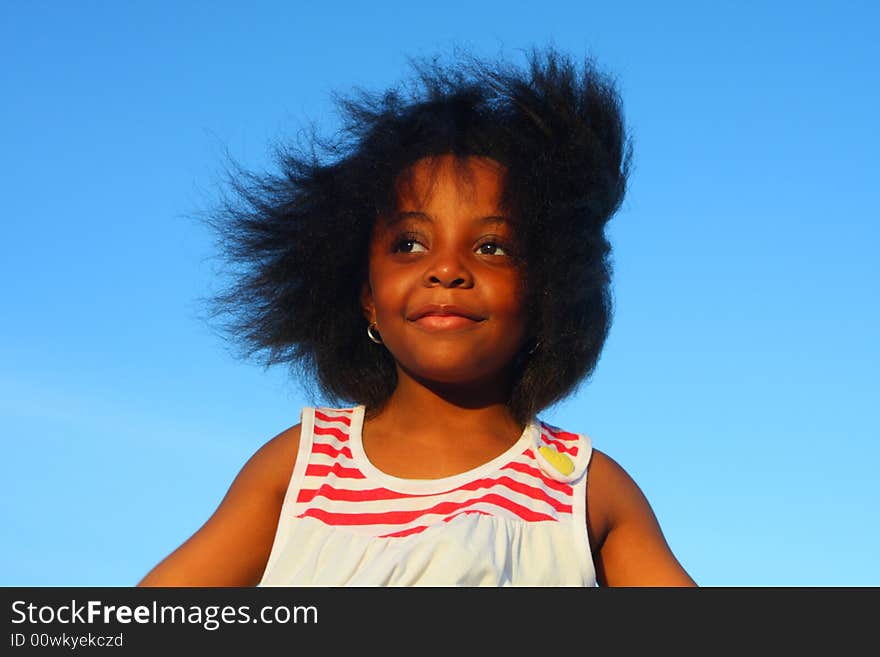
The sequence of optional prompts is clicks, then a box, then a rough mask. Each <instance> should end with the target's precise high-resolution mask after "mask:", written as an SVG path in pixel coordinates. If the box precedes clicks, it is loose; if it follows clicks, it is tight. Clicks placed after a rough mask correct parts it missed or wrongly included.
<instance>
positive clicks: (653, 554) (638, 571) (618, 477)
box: [587, 449, 696, 586]
mask: <svg viewBox="0 0 880 657" xmlns="http://www.w3.org/2000/svg"><path fill="white" fill-rule="evenodd" d="M587 510H588V517H589V523H590V525H591V527H592V530H591V532H590V536H591V540H592V541H598V549H594V551H593V561H594V563H595V565H596V578H597V581H598V583H599V584H600V585H601V586H696V583H695V582H694V580H693V579H691V577H690V575H688V574H687V572H686V571H685V569H684V568H682V566H681V564H680V563H678V560H677V559H676V558H675V555H674V554H673V553H672V550H671V549H670V548H669V545H668V544H667V543H666V539H665V538H664V537H663V532H662V531H661V530H660V524H659V523H658V522H657V518H656V516H655V515H654V512H653V511H652V510H651V506H650V504H648V500H647V499H646V498H645V496H644V494H643V493H642V491H641V490H640V489H639V487H638V486H637V485H636V482H635V481H633V480H632V478H631V477H630V476H629V475H628V474H627V473H626V471H625V470H624V469H623V468H622V467H620V465H618V464H617V463H616V462H615V461H614V459H612V458H611V457H609V456H607V455H606V454H603V453H602V452H600V451H598V450H595V449H594V450H593V456H592V458H591V459H590V466H589V473H588V477H587Z"/></svg>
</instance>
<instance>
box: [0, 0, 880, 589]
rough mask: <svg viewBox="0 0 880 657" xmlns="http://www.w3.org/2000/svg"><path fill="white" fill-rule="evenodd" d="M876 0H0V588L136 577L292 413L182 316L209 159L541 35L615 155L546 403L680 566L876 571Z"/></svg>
mask: <svg viewBox="0 0 880 657" xmlns="http://www.w3.org/2000/svg"><path fill="white" fill-rule="evenodd" d="M876 6H877V5H876V4H875V3H870V2H867V0H866V1H864V2H848V1H842V2H830V1H828V2H803V1H801V2H774V3H769V2H727V1H724V2H712V3H705V2H667V3H654V2H627V1H625V0H622V1H619V2H613V3H610V2H609V3H592V2H584V1H577V2H574V1H565V2H555V1H553V0H550V1H549V2H535V3H519V2H510V1H509V0H508V1H506V2H500V1H495V0H492V1H490V2H459V1H452V0H450V1H447V2H444V3H440V4H437V3H428V4H424V3H413V2H383V3H379V4H378V5H373V4H371V3H363V2H358V3H354V2H349V3H343V2H334V3H305V2H250V3H241V2H211V3H208V2H199V3H195V2H189V3H178V2H174V3H172V2H157V1H155V0H154V1H151V2H122V3H114V2H51V3H50V2H23V1H12V0H10V1H7V2H3V3H2V5H0V60H2V62H3V66H2V67H0V76H2V78H0V80H2V89H3V93H2V97H3V101H2V103H0V143H2V144H3V147H2V149H0V191H2V206H0V208H2V209H0V212H2V214H0V217H2V219H0V220H2V226H3V231H2V239H0V281H2V283H0V285H2V288H0V289H2V306H0V315H2V321H0V439H2V442H3V451H4V457H3V459H2V461H0V463H2V465H0V477H2V482H3V483H2V486H3V491H2V492H3V494H2V498H0V509H2V519H0V520H2V526H3V536H4V539H3V541H0V585H7V586H8V585H34V586H43V585H96V586H117V585H118V586H128V585H132V584H134V583H135V582H136V581H138V580H139V579H140V578H141V577H142V576H143V575H144V574H145V573H146V572H147V571H148V570H149V569H150V568H151V567H152V566H153V565H155V563H157V562H158V561H159V560H160V559H161V558H162V557H164V556H165V555H166V554H168V553H169V552H170V551H171V550H173V549H174V548H175V547H176V546H177V545H178V544H179V543H181V542H182V541H183V540H185V539H186V538H187V537H188V536H189V535H190V534H191V533H192V532H193V531H195V530H196V529H197V528H198V527H199V526H200V525H201V523H202V522H203V521H204V520H205V519H207V517H208V516H209V515H210V513H211V512H212V511H213V510H214V508H215V507H216V505H217V504H218V503H219V501H220V499H221V498H222V496H223V494H224V493H225V491H226V489H227V487H228V485H229V483H230V482H231V480H232V478H233V477H234V476H235V474H236V472H237V471H238V469H239V468H240V467H241V465H242V464H243V463H244V461H245V460H246V459H247V458H248V457H249V455H250V454H251V453H252V452H253V451H254V450H255V449H257V447H259V446H260V445H261V444H262V443H263V442H264V441H265V440H267V439H268V438H270V437H272V436H273V435H275V434H276V433H278V432H279V431H281V430H283V429H285V428H287V427H289V426H291V425H292V424H295V423H296V422H297V421H298V416H299V409H300V407H301V406H303V405H304V404H310V403H312V402H313V401H314V400H310V399H308V398H307V397H306V396H305V393H304V392H303V391H302V389H301V388H300V386H299V385H298V383H297V382H296V381H293V380H291V379H290V378H289V377H288V375H287V372H286V371H284V370H283V369H282V368H279V369H270V370H268V371H266V370H263V369H262V368H261V367H260V366H259V365H257V364H253V363H248V362H241V361H237V360H235V359H234V358H233V357H232V356H231V354H230V353H229V351H228V350H227V348H226V346H225V345H224V343H223V342H222V340H221V339H220V338H219V337H218V336H217V335H215V334H214V333H213V332H212V331H211V330H210V329H209V328H208V327H207V326H206V325H205V323H204V322H202V321H201V320H200V319H199V316H200V313H201V312H202V310H203V308H202V306H200V303H199V299H200V298H201V297H204V296H206V295H208V294H210V292H211V291H212V290H214V289H216V288H217V286H218V278H217V272H216V263H214V262H213V261H212V260H211V258H212V256H213V255H214V254H215V251H214V248H213V241H212V237H211V235H210V234H208V233H207V231H206V230H205V229H204V228H202V227H201V226H199V225H198V224H197V223H196V222H194V221H193V220H192V219H191V216H192V215H193V214H195V213H197V212H199V211H201V210H203V209H205V208H206V207H209V206H210V205H211V204H212V203H213V202H214V201H216V199H217V198H218V192H219V190H218V184H219V182H220V181H221V173H222V165H223V157H224V156H223V153H224V151H225V150H227V149H228V151H229V153H230V155H231V156H232V157H233V158H235V159H236V160H239V161H240V162H242V163H243V164H245V165H247V166H251V167H255V168H264V167H268V166H270V164H271V160H270V157H269V155H270V152H269V145H270V143H271V142H272V141H273V140H275V139H278V138H284V137H286V136H290V135H294V134H296V131H297V130H298V129H300V128H301V127H302V126H303V125H304V124H305V122H307V121H315V122H317V123H318V124H319V125H322V126H325V127H327V128H328V129H331V128H332V127H333V115H332V114H330V110H331V102H330V93H331V92H332V91H334V90H337V89H338V90H345V89H346V88H348V87H350V86H351V85H364V86H367V87H369V88H381V87H384V86H385V85H388V84H391V83H393V82H395V81H397V80H398V79H400V77H401V76H402V75H403V74H405V72H406V58H407V56H408V55H425V54H430V53H433V52H445V51H447V50H448V49H449V48H450V47H451V46H452V45H462V46H466V47H469V48H471V49H472V50H473V51H475V52H476V53H478V54H485V55H494V54H498V53H506V54H508V55H509V56H510V57H511V58H513V59H514V60H517V61H521V59H517V58H518V57H520V55H519V52H520V49H523V48H527V47H528V46H530V45H532V44H542V43H546V42H548V41H552V42H554V43H555V44H556V45H557V46H558V47H559V48H560V49H563V50H566V51H569V52H573V53H575V54H579V53H589V54H592V55H593V56H594V57H595V58H596V60H597V62H598V63H599V64H600V66H601V67H602V68H604V69H605V70H607V71H609V72H611V73H613V74H615V75H616V76H617V77H618V79H619V82H620V90H621V93H622V95H623V99H624V103H625V109H626V115H627V120H628V122H629V125H630V127H631V129H632V133H633V137H634V140H635V142H634V143H635V161H634V164H635V167H634V171H633V175H632V179H631V188H630V192H629V195H628V197H627V200H626V202H625V203H624V206H623V208H622V209H621V211H620V213H619V214H618V215H617V216H616V217H615V218H614V220H613V223H612V227H611V232H610V235H611V238H612V240H613V244H614V249H615V251H614V253H615V256H614V260H615V263H616V278H615V281H614V293H615V298H616V305H617V312H616V317H615V323H614V326H613V328H612V331H611V335H610V338H609V340H608V343H607V347H606V349H605V351H604V354H603V357H602V360H601V362H600V364H599V367H598V368H597V370H596V372H595V375H594V377H593V379H592V380H591V381H590V382H589V384H587V385H584V386H583V387H582V388H581V389H579V391H578V392H577V394H576V395H574V396H572V397H570V398H569V399H567V400H565V401H564V402H563V403H560V404H559V405H557V406H556V407H554V408H552V409H548V410H547V411H546V412H545V413H544V414H543V418H544V419H546V420H548V421H551V422H553V423H555V424H558V425H561V426H563V427H565V428H567V429H569V430H573V431H580V432H584V433H588V434H590V435H591V436H592V438H593V441H594V444H595V445H596V446H597V447H600V448H601V449H603V450H604V451H605V452H607V453H609V454H611V456H613V457H615V458H616V459H617V460H618V461H619V462H620V463H621V464H623V465H624V467H626V468H627V469H628V471H629V472H630V473H631V474H632V475H633V477H634V478H635V479H636V481H638V482H639V484H640V485H641V486H642V488H643V490H644V491H645V493H646V494H647V496H648V498H649V499H650V500H651V502H652V504H653V506H654V509H655V511H656V513H657V515H658V517H659V519H660V521H661V524H662V526H663V529H664V531H665V534H666V537H667V539H668V541H669V543H670V544H671V546H672V547H673V550H674V551H675V553H676V554H677V555H678V557H679V559H680V560H681V561H682V563H683V564H684V565H685V567H686V568H687V569H688V570H689V571H690V573H691V574H692V576H693V577H694V578H695V579H696V580H697V581H698V582H699V583H700V584H704V585H732V586H742V585H759V586H776V585H795V586H806V585H823V586H824V585H874V586H876V585H880V559H878V555H880V522H878V520H880V514H878V508H880V484H878V476H877V472H878V469H880V444H878V442H880V440H878V439H880V429H878V424H880V423H878V410H877V409H878V399H880V395H878V383H877V375H878V372H880V358H878V355H880V348H878V335H880V331H878V329H880V314H878V307H880V304H878V303H877V299H878V278H880V277H878V267H877V261H878V258H877V253H878V247H880V228H878V219H880V202H878V187H880V185H878V183H880V175H878V174H880V170H878V169H880V167H878V159H877V152H878V147H880V131H878V129H877V117H878V116H880V73H878V71H880V47H878V40H877V34H876V32H877V26H878V24H880V11H878V9H877V8H876ZM872 400H873V401H872ZM318 401H319V402H320V400H318Z"/></svg>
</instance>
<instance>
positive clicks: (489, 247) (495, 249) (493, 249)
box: [477, 242, 507, 255]
mask: <svg viewBox="0 0 880 657" xmlns="http://www.w3.org/2000/svg"><path fill="white" fill-rule="evenodd" d="M477 250H478V251H479V252H480V253H481V254H482V255H507V252H506V251H505V250H504V247H503V246H501V245H500V244H498V243H497V242H485V243H483V244H480V246H478V247H477Z"/></svg>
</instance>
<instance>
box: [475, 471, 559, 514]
mask: <svg viewBox="0 0 880 657" xmlns="http://www.w3.org/2000/svg"><path fill="white" fill-rule="evenodd" d="M496 484H501V485H502V486H505V487H507V488H509V489H510V490H512V491H515V492H517V493H520V494H521V495H525V496H526V497H530V498H532V499H533V500H536V501H538V502H544V503H545V504H549V505H550V506H552V507H553V508H554V509H556V510H557V511H558V512H559V513H571V505H570V504H563V503H562V502H560V501H559V500H557V499H556V498H554V497H552V496H551V495H548V494H547V493H546V492H545V491H543V490H541V489H540V488H535V487H534V486H529V485H528V484H526V483H524V482H522V481H517V480H516V479H511V478H510V477H498V478H496V479H477V480H476V481H473V482H471V483H469V484H465V485H464V486H461V487H460V489H459V490H478V489H480V488H489V487H491V486H493V485H496Z"/></svg>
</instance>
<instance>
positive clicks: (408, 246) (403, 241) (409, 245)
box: [391, 236, 425, 253]
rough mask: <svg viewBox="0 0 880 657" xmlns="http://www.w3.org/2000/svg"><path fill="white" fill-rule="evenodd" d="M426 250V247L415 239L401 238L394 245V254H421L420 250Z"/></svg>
mask: <svg viewBox="0 0 880 657" xmlns="http://www.w3.org/2000/svg"><path fill="white" fill-rule="evenodd" d="M420 248H421V249H422V250H423V251H424V250H425V246H424V245H423V244H422V243H421V242H419V241H418V240H417V239H415V238H413V237H406V236H404V237H401V238H400V239H399V240H397V241H396V242H395V243H394V246H393V247H392V249H391V250H392V251H393V252H394V253H420V251H419V249H420Z"/></svg>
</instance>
